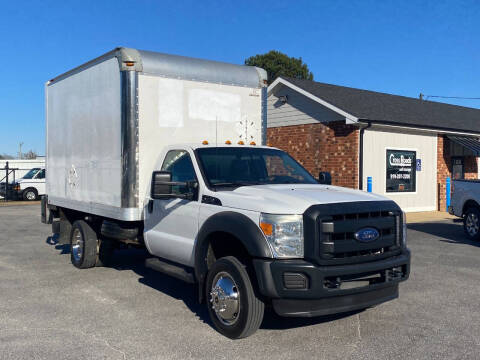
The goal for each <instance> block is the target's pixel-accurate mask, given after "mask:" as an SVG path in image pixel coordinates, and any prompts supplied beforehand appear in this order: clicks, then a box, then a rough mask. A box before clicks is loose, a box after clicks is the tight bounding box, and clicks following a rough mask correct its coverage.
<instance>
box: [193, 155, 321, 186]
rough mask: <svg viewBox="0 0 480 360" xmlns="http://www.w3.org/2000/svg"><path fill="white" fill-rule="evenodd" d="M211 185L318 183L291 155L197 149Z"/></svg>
mask: <svg viewBox="0 0 480 360" xmlns="http://www.w3.org/2000/svg"><path fill="white" fill-rule="evenodd" d="M197 154H198V158H199V160H200V164H201V166H202V168H203V172H204V175H205V177H206V180H207V182H208V183H209V184H210V185H211V186H215V187H219V186H227V187H228V186H234V187H235V186H244V185H263V184H317V181H316V180H315V179H314V178H313V176H312V175H310V174H309V173H308V172H307V170H305V169H304V168H303V167H302V166H301V165H300V164H299V163H297V162H296V161H295V160H293V158H291V157H290V156H289V155H288V154H287V153H285V152H283V151H280V150H275V149H265V148H238V147H232V148H228V147H221V148H203V149H198V150H197Z"/></svg>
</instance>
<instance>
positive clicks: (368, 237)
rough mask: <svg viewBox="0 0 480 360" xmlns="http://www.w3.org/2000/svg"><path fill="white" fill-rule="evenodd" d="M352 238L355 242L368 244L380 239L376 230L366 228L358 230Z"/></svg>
mask: <svg viewBox="0 0 480 360" xmlns="http://www.w3.org/2000/svg"><path fill="white" fill-rule="evenodd" d="M354 236H355V239H356V240H357V241H360V242H362V243H368V242H372V241H375V240H377V239H378V238H379V237H380V233H379V232H378V230H377V229H374V228H371V227H366V228H363V229H360V230H358V231H357V232H356V233H355V234H354Z"/></svg>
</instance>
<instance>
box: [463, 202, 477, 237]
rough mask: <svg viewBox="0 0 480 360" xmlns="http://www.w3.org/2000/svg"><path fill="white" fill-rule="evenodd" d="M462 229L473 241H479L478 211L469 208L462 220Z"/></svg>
mask: <svg viewBox="0 0 480 360" xmlns="http://www.w3.org/2000/svg"><path fill="white" fill-rule="evenodd" d="M463 228H464V230H465V233H466V234H467V236H468V237H469V238H470V239H471V240H474V241H479V240H480V210H479V209H477V208H474V207H473V208H470V209H468V210H467V211H466V213H465V217H464V219H463Z"/></svg>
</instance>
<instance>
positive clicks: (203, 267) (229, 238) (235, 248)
mask: <svg viewBox="0 0 480 360" xmlns="http://www.w3.org/2000/svg"><path fill="white" fill-rule="evenodd" d="M204 244H205V245H206V246H205V247H203V246H202V248H204V249H205V248H206V254H205V252H204V251H205V250H203V252H201V253H199V255H200V256H199V257H198V258H197V259H198V261H199V262H198V263H197V264H196V266H197V270H198V272H197V273H196V275H197V281H198V282H199V287H198V291H199V292H198V300H199V302H200V303H202V302H203V301H204V300H205V297H204V296H205V294H204V284H205V283H204V281H205V278H206V275H207V273H208V269H210V268H211V267H212V265H213V264H214V263H215V261H216V260H217V259H220V258H222V257H225V256H234V257H236V258H237V259H238V260H239V261H240V262H241V263H242V264H244V265H245V266H246V269H247V272H248V274H249V276H250V277H251V279H252V280H253V279H254V276H255V274H254V271H253V266H252V261H251V256H250V254H249V253H248V251H247V248H246V247H245V246H244V245H243V244H242V242H241V240H240V239H239V238H237V237H236V236H234V235H232V234H230V233H227V232H224V231H215V232H213V233H211V234H209V235H208V236H207V237H206V239H205V242H204ZM252 283H256V281H252Z"/></svg>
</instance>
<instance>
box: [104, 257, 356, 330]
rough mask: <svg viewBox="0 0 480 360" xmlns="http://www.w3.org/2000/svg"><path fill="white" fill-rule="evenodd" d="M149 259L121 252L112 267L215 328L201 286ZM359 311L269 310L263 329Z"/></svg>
mask: <svg viewBox="0 0 480 360" xmlns="http://www.w3.org/2000/svg"><path fill="white" fill-rule="evenodd" d="M149 257H151V255H150V254H148V252H147V251H145V250H143V249H128V250H119V251H116V252H115V255H114V263H113V264H112V265H111V266H112V267H113V268H115V269H117V270H120V271H121V270H132V271H134V272H135V273H136V274H138V275H140V276H141V278H140V279H139V280H138V281H139V282H140V283H142V284H144V285H146V286H149V287H151V288H152V289H155V290H157V291H160V292H162V293H164V294H166V295H168V296H170V297H172V298H174V299H177V300H181V301H183V302H184V304H185V305H186V306H187V307H188V308H189V309H190V311H192V312H193V313H194V314H195V315H196V316H197V317H198V318H199V319H200V320H201V321H203V322H204V323H205V324H208V325H209V326H211V327H212V328H213V324H212V322H211V321H210V316H209V314H208V311H207V307H206V305H205V304H199V303H198V289H197V287H196V286H195V285H191V284H187V283H184V282H182V281H180V280H177V279H175V278H172V277H170V276H168V275H165V274H162V273H160V272H157V271H154V270H152V269H149V268H147V267H145V265H144V263H145V260H146V259H147V258H149ZM358 312H359V311H357V312H353V313H352V312H350V313H344V314H336V315H331V316H323V317H315V318H285V317H281V316H278V315H277V314H276V313H275V312H274V311H273V309H271V308H269V307H267V309H266V311H265V317H264V319H263V322H262V325H261V326H260V328H261V329H268V330H285V329H292V328H298V327H304V326H310V325H316V324H321V323H325V322H330V321H334V320H337V319H341V318H345V317H348V316H351V315H352V314H356V313H358Z"/></svg>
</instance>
